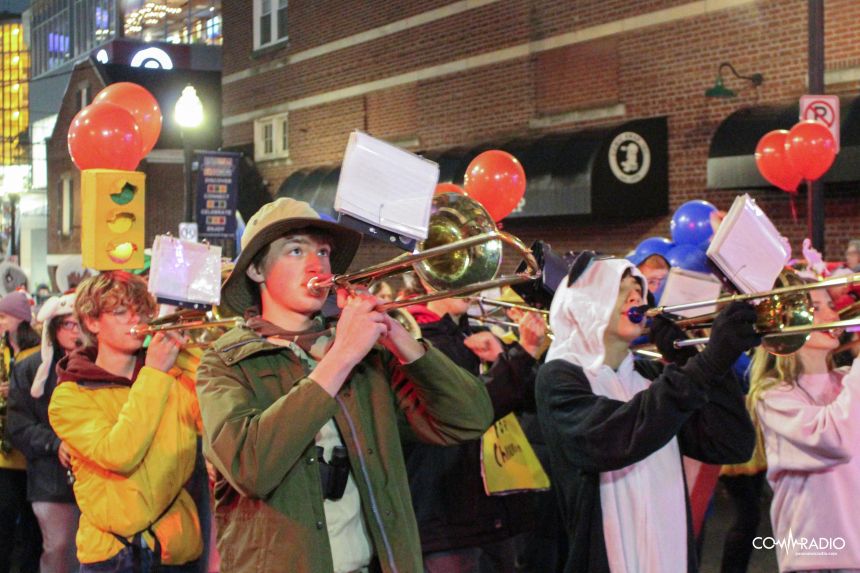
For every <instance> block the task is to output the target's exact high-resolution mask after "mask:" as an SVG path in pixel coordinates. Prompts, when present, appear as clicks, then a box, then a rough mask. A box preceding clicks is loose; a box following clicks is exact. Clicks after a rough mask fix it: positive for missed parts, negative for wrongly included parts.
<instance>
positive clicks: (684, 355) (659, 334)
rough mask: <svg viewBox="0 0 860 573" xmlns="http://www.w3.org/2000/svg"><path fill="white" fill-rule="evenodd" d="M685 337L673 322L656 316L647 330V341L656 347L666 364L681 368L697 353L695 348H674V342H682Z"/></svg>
mask: <svg viewBox="0 0 860 573" xmlns="http://www.w3.org/2000/svg"><path fill="white" fill-rule="evenodd" d="M685 338H687V335H686V334H684V331H683V330H681V328H680V327H679V326H677V325H676V324H675V323H674V322H672V321H671V320H669V319H668V318H666V317H665V316H657V317H655V318H654V319H653V320H652V321H651V326H650V327H649V329H648V341H649V342H651V343H652V344H656V345H657V350H659V351H660V354H662V355H663V359H664V360H666V361H667V362H671V363H673V364H677V365H678V366H683V365H684V364H686V362H687V360H689V359H690V358H692V357H693V356H695V355H696V354H698V353H699V351H698V350H696V347H695V346H687V347H686V348H675V341H676V340H684V339H685Z"/></svg>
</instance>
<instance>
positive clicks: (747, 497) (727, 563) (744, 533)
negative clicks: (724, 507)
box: [720, 472, 766, 573]
mask: <svg viewBox="0 0 860 573" xmlns="http://www.w3.org/2000/svg"><path fill="white" fill-rule="evenodd" d="M765 473H766V472H760V473H757V474H755V475H751V476H746V475H741V476H723V477H721V478H720V482H721V483H722V484H723V486H724V487H725V488H726V491H727V492H728V493H729V497H730V498H731V500H732V505H734V509H735V520H734V523H732V527H731V529H729V531H728V533H726V541H725V543H723V565H722V568H721V571H722V573H745V572H746V570H747V566H748V565H749V562H750V557H752V551H753V545H752V542H753V538H755V534H756V530H757V529H758V525H759V522H760V521H761V493H762V488H763V487H764V478H765Z"/></svg>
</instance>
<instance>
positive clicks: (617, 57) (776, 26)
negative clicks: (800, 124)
mask: <svg viewBox="0 0 860 573" xmlns="http://www.w3.org/2000/svg"><path fill="white" fill-rule="evenodd" d="M688 3H689V2H687V1H683V0H671V1H669V0H648V1H640V2H629V0H602V1H600V2H595V1H588V2H570V1H569V0H538V1H526V0H502V1H500V2H496V3H493V4H490V5H488V6H484V7H482V8H477V9H473V10H469V11H467V12H464V13H461V14H458V15H456V16H451V17H449V18H445V19H442V20H439V21H436V22H433V23H429V24H426V25H423V26H420V27H417V28H413V29H410V30H407V31H404V32H400V33H397V34H393V35H390V36H386V37H383V38H380V39H377V40H373V41H370V42H366V43H363V44H361V45H359V46H354V47H350V48H346V49H342V50H338V51H336V52H333V53H330V54H328V55H325V56H321V57H317V58H312V59H310V60H305V61H303V62H300V63H297V64H292V65H287V66H284V67H281V68H280V69H277V70H274V71H270V72H267V73H264V74H260V75H257V76H255V77H253V78H250V79H247V80H242V81H238V82H233V83H228V84H226V85H224V93H223V95H224V115H225V117H229V116H231V115H236V114H240V113H245V112H249V111H253V110H256V109H261V108H265V107H266V106H270V105H276V104H282V103H285V102H288V101H294V100H296V99H299V98H304V97H308V96H312V95H316V94H321V93H326V92H329V91H332V90H335V89H341V88H345V87H349V86H352V85H356V84H361V83H365V82H369V81H374V80H379V79H384V78H388V77H392V76H394V75H397V74H404V73H407V72H410V71H415V70H420V69H424V68H426V67H428V66H433V65H438V64H441V63H445V62H451V61H454V60H458V59H461V58H465V57H469V56H477V55H480V54H484V53H487V52H490V51H493V50H499V49H503V48H508V47H512V46H518V45H521V44H523V43H525V42H528V41H536V40H542V39H546V38H549V37H552V36H556V35H558V34H563V33H568V32H573V31H577V30H581V29H583V28H587V27H591V26H596V25H601V24H607V23H611V22H615V21H618V20H620V19H623V18H630V17H634V16H639V15H642V14H647V13H652V12H655V11H657V10H665V9H669V8H673V7H676V6H681V5H685V4H688ZM354 4H355V7H356V8H355V10H350V13H349V14H346V13H343V11H342V10H341V8H340V5H341V4H340V3H337V2H334V1H333V0H329V1H323V2H314V3H293V4H291V5H290V13H289V17H290V38H291V39H290V42H289V43H287V44H286V45H283V46H281V47H279V48H276V49H270V50H267V51H265V52H261V53H253V51H252V46H251V41H252V40H251V32H250V30H251V22H250V21H249V20H250V19H249V16H250V14H251V2H250V0H246V1H244V2H235V3H225V7H224V13H225V14H224V35H225V42H224V75H225V76H229V75H230V74H232V73H235V72H238V71H241V70H244V69H247V68H249V67H253V66H257V65H260V64H264V63H268V62H273V61H278V60H283V59H284V58H286V57H287V56H289V55H291V54H295V53H299V52H301V51H303V50H306V49H309V48H312V47H315V46H318V45H320V44H321V43H324V42H330V41H333V40H336V39H339V38H344V37H347V36H350V35H353V34H356V33H359V32H362V31H365V30H368V29H370V28H373V27H376V26H381V25H384V24H386V23H390V22H393V21H395V20H398V19H400V18H403V17H408V16H412V15H415V14H420V13H422V12H425V11H427V10H431V9H435V8H438V7H440V6H444V5H447V4H451V2H444V1H442V0H438V1H434V2H417V1H415V0H403V1H401V2H396V3H392V2H385V1H382V0H375V1H369V2H361V3H354ZM395 4H396V6H397V10H396V11H395V10H394V9H393V8H392V7H393V6H394V5H395ZM825 24H826V49H825V54H826V67H827V69H828V70H840V69H846V68H852V67H860V41H859V40H860V3H858V2H855V1H854V0H830V1H828V2H827V3H826V19H825ZM806 34H807V29H806V4H805V3H802V2H798V1H797V0H767V1H766V0H761V1H759V2H756V3H754V4H749V5H744V6H741V7H738V8H732V9H725V10H721V11H718V12H716V13H712V14H709V15H705V16H695V17H689V18H685V19H683V20H679V21H675V22H672V23H669V24H663V25H657V26H650V27H648V28H644V29H639V30H634V31H631V32H624V33H619V34H615V35H612V36H610V37H606V38H601V39H597V40H592V41H588V42H583V43H580V44H575V45H571V46H566V47H562V48H558V49H555V50H550V51H544V52H539V53H536V54H534V55H532V56H528V57H523V58H520V59H516V60H509V61H506V62H503V63H499V64H493V65H487V66H483V67H479V68H476V69H472V70H470V71H467V72H459V73H453V74H449V75H446V76H444V77H439V78H434V79H431V80H425V81H420V82H415V83H411V84H408V85H406V86H401V87H397V88H393V89H390V90H381V91H378V92H374V93H371V94H367V95H364V96H358V97H355V98H352V99H347V100H341V101H339V102H336V103H331V104H327V105H322V106H317V107H312V108H307V109H302V110H300V111H296V112H293V113H291V115H290V138H291V149H290V152H291V158H290V161H289V162H283V161H282V162H273V163H268V164H267V163H265V162H264V163H260V164H259V168H260V169H261V171H262V172H263V173H264V176H265V177H266V178H267V179H268V180H269V182H270V188H271V189H272V190H275V189H277V187H278V186H279V185H280V183H281V181H283V179H284V178H285V177H287V176H288V175H289V174H290V173H292V172H293V171H295V170H297V169H301V168H303V167H308V166H313V165H322V164H334V163H337V162H339V161H340V159H341V157H342V153H343V149H344V147H345V144H346V136H347V134H348V133H349V131H351V130H352V129H355V128H360V129H366V130H368V131H369V132H370V133H372V134H375V135H379V136H381V137H385V138H388V139H411V138H417V139H418V141H419V145H420V148H421V149H426V150H432V149H442V148H447V147H454V146H462V145H469V144H473V143H480V142H485V141H491V140H499V139H503V138H504V137H506V136H538V135H541V134H542V133H546V132H548V131H575V130H579V129H583V128H584V127H588V126H591V125H595V124H601V123H604V124H606V123H617V122H618V121H622V120H625V119H633V118H640V117H650V116H659V115H666V116H668V118H669V156H670V164H669V165H670V177H669V185H670V208H671V209H674V208H676V207H677V206H678V205H680V204H681V203H683V202H684V201H687V200H690V199H707V200H709V201H712V202H713V203H715V204H716V205H717V206H718V207H720V208H727V207H728V206H729V205H730V203H731V200H732V199H733V197H734V195H735V192H728V191H706V190H705V183H706V165H707V157H708V147H709V144H710V140H711V137H712V135H713V133H714V131H715V130H716V128H717V126H718V125H719V124H720V122H721V121H722V120H723V119H725V118H726V117H727V116H728V115H729V114H730V113H732V112H733V111H735V110H737V109H739V108H741V107H742V106H747V105H755V104H756V103H780V104H785V103H789V102H791V101H794V100H795V99H796V98H798V97H799V96H800V95H801V94H803V93H804V91H805V89H806V65H807V57H806V51H807V43H806ZM723 61H730V62H731V63H732V64H734V66H735V67H736V68H737V70H738V71H739V72H740V73H742V74H750V73H753V72H759V73H762V74H764V76H765V83H764V85H763V86H762V87H761V88H760V89H759V90H758V93H756V91H755V90H753V89H751V88H749V87H746V85H745V82H743V81H740V80H737V79H734V78H730V77H727V78H726V83H727V85H728V86H729V87H731V88H732V89H735V90H737V91H739V97H738V98H736V99H733V100H728V101H724V100H719V101H718V100H712V99H707V98H705V97H704V91H705V90H706V89H707V88H709V87H711V86H712V85H713V82H714V78H715V76H716V71H717V68H718V66H719V64H720V63H721V62H723ZM858 87H860V82H850V83H848V84H844V85H832V86H828V91H829V92H830V93H842V94H846V95H848V94H856V93H857V92H858ZM261 88H262V89H261ZM615 103H622V104H624V105H625V107H626V116H625V117H624V118H613V119H610V120H605V121H602V122H601V121H597V122H589V123H577V124H569V125H558V126H555V127H552V128H547V129H544V130H536V129H533V128H530V127H529V121H530V120H532V119H535V118H538V117H541V116H544V115H552V114H562V113H565V112H570V111H576V110H582V109H588V108H592V107H595V106H601V105H611V104H615ZM252 123H253V122H245V123H242V124H239V125H235V126H230V127H227V128H225V130H224V140H225V144H226V145H237V144H245V143H249V142H251V141H252V140H253V132H252V128H251V126H252ZM856 187H857V185H853V186H846V187H845V188H841V189H833V190H828V193H827V197H826V216H827V245H826V254H827V255H828V256H830V257H838V256H840V254H841V253H842V250H843V248H844V244H845V242H846V241H847V240H848V239H849V238H851V237H853V236H855V234H856V236H857V237H860V227H858V223H860V193H858V192H857V189H856ZM753 195H754V196H755V197H756V198H757V199H758V200H759V202H760V204H761V205H762V207H763V208H764V209H765V211H766V212H767V213H768V214H769V215H770V216H771V218H773V219H774V221H775V222H776V224H777V226H778V227H779V228H780V230H782V231H783V232H784V233H785V234H786V235H787V236H788V237H789V238H790V239H791V240H792V243H793V245H794V246H795V248H796V249H798V250H799V243H800V240H801V239H802V238H803V236H805V213H806V211H805V197H804V196H803V194H801V195H800V196H799V197H798V198H797V203H798V214H799V217H800V220H799V221H798V222H797V223H795V222H793V221H792V217H791V211H790V208H789V197H788V195H786V194H784V193H781V192H777V191H756V192H754V193H753ZM668 221H669V217H659V218H653V219H647V220H640V221H634V222H629V221H617V220H610V219H608V220H605V221H599V222H592V223H588V224H584V223H581V222H573V221H572V222H568V223H551V224H547V223H545V222H533V223H526V222H516V223H514V222H512V223H510V224H509V225H508V229H509V230H511V231H513V232H514V233H515V234H518V235H521V237H522V238H523V239H524V240H526V241H530V240H532V239H536V238H542V239H546V240H549V241H550V242H552V243H553V244H554V246H555V247H556V248H558V249H559V250H566V249H582V248H595V249H599V250H603V251H609V252H616V253H624V252H626V251H628V250H629V249H631V248H632V247H633V246H634V245H635V244H636V243H637V242H638V241H639V240H641V239H643V238H644V237H647V236H650V235H668V234H669V228H668ZM368 247H369V248H367V249H364V250H363V252H362V254H361V255H360V257H359V260H358V261H357V263H358V264H365V263H367V262H369V261H372V260H378V259H380V258H384V257H386V256H389V255H390V254H392V252H393V251H391V250H390V249H389V248H388V247H385V246H382V245H372V244H370V243H369V244H368ZM511 264H513V263H511Z"/></svg>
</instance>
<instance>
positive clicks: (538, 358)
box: [0, 198, 860, 573]
mask: <svg viewBox="0 0 860 573" xmlns="http://www.w3.org/2000/svg"><path fill="white" fill-rule="evenodd" d="M360 242H361V236H360V234H359V233H357V232H356V231H353V230H350V229H347V228H344V227H341V226H339V225H338V224H336V223H333V222H331V221H327V220H324V219H321V218H320V217H319V215H318V214H317V213H316V212H315V211H314V210H313V209H311V208H310V207H309V206H308V205H307V204H306V203H303V202H300V201H296V200H293V199H285V198H282V199H277V200H275V201H273V202H271V203H269V204H267V205H265V206H264V207H263V208H262V209H261V210H260V211H259V212H258V213H257V214H256V215H254V217H252V218H251V220H250V221H249V222H248V225H247V227H246V230H245V232H244V234H243V236H242V240H241V247H242V249H241V254H240V256H239V257H238V259H237V260H236V261H235V265H234V266H233V268H232V271H231V272H230V274H229V276H228V278H227V280H226V281H225V283H224V284H223V287H222V305H224V306H226V307H229V308H230V309H232V310H233V311H235V312H236V313H239V314H241V315H243V316H244V321H243V322H242V324H241V325H240V326H236V327H235V328H233V329H231V330H229V331H227V332H226V333H224V334H223V335H222V336H220V337H219V338H217V340H215V342H214V343H211V344H210V345H209V346H208V347H207V348H205V349H201V348H197V347H196V345H194V344H192V343H191V342H190V341H189V339H188V338H187V337H186V335H185V334H183V333H182V332H179V331H153V330H149V329H147V328H146V325H147V323H148V322H149V321H150V320H151V319H153V318H154V317H155V316H156V315H158V314H159V309H158V305H157V303H156V301H155V300H154V299H153V297H152V296H151V295H150V293H149V292H148V290H147V282H146V276H145V273H144V274H134V273H129V272H125V271H106V272H102V273H87V272H85V271H84V270H83V269H81V270H80V272H76V273H74V277H75V280H74V281H71V282H70V283H69V284H64V285H61V286H62V292H60V293H59V294H56V295H54V296H49V295H50V289H47V287H46V288H45V289H43V288H41V286H42V285H40V288H39V289H38V292H37V293H36V294H37V296H35V297H31V296H30V295H29V294H27V293H26V288H22V289H20V290H13V291H12V292H9V293H8V294H6V295H5V296H3V297H2V299H0V330H2V332H3V337H2V343H0V352H2V361H0V397H2V399H3V401H4V402H5V413H4V416H3V418H2V424H3V425H2V427H0V438H2V447H0V492H2V495H0V573H6V572H7V571H11V570H13V568H16V569H17V570H18V571H21V572H22V573H26V572H31V571H32V572H35V571H42V572H56V573H70V572H74V571H81V572H82V573H87V572H103V571H114V572H125V571H128V572H135V573H137V572H145V571H162V570H163V571H182V572H198V571H199V572H210V571H219V570H220V571H225V572H233V571H249V572H250V571H254V572H260V571H266V572H268V571H272V572H276V571H296V572H313V573H330V572H334V573H353V572H364V573H371V572H386V573H389V572H415V573H418V572H422V571H424V572H427V573H448V572H450V573H508V572H510V573H513V572H515V571H526V572H528V571H530V572H536V573H545V572H546V573H553V572H565V573H573V572H603V571H611V572H613V573H618V572H629V573H639V572H645V573H649V572H659V573H663V572H673V571H678V572H682V571H696V570H698V563H699V561H700V557H701V539H702V537H703V535H704V527H703V526H701V525H700V523H701V521H702V520H704V514H703V512H699V510H698V509H696V507H695V506H694V504H693V503H691V490H692V488H691V485H690V483H689V476H688V475H687V473H688V472H689V470H688V469H686V468H688V467H689V466H688V465H687V463H688V461H689V460H694V461H695V463H699V464H702V466H703V467H710V468H715V473H714V475H715V476H716V475H717V473H720V469H719V468H720V467H722V472H721V473H722V476H721V477H720V483H722V484H723V487H724V488H725V491H726V492H727V493H728V494H729V496H730V497H731V499H732V500H733V502H734V507H735V508H736V519H735V523H734V524H733V526H732V529H731V530H730V532H729V534H728V535H727V537H726V540H725V549H724V554H723V565H722V570H723V571H729V572H731V571H745V570H746V568H747V565H748V563H749V560H750V556H751V554H752V552H753V551H754V550H755V549H769V550H771V551H776V554H777V558H778V561H779V567H780V570H781V571H854V570H860V533H858V532H860V527H858V526H860V522H858V518H857V517H856V512H855V511H853V499H854V495H855V494H856V493H858V492H860V460H858V458H857V454H860V451H858V450H860V397H858V396H855V393H858V392H860V365H857V364H856V362H855V361H854V355H855V354H856V352H855V350H854V349H855V348H857V345H854V344H852V338H853V337H854V334H853V333H850V332H846V331H845V330H844V329H842V328H840V327H828V326H827V325H828V324H829V323H831V322H833V321H835V320H838V319H839V317H840V314H839V311H840V309H844V308H849V307H851V305H852V304H853V303H854V302H855V301H856V298H857V297H856V295H855V292H854V290H853V289H852V288H850V286H849V287H846V288H842V289H840V290H836V289H816V290H812V291H810V297H811V303H812V304H811V309H812V320H813V323H814V324H821V325H824V327H823V329H822V330H818V331H816V332H813V333H812V334H811V335H810V336H809V338H808V340H807V341H806V343H805V344H803V345H802V347H801V348H800V350H798V351H797V352H795V353H792V354H790V355H787V356H774V355H773V354H770V353H769V352H767V351H766V350H764V349H763V348H761V347H760V346H759V345H760V343H761V336H760V334H759V331H758V330H757V328H756V326H755V325H756V322H757V320H758V317H757V313H756V311H755V309H754V308H753V306H752V305H750V304H747V303H742V302H735V303H732V304H730V305H727V306H726V307H725V308H722V309H721V311H720V312H719V314H718V315H717V318H716V319H715V321H714V322H713V325H712V326H711V327H710V342H709V343H708V344H707V345H706V346H704V347H700V348H699V349H697V348H696V347H686V348H677V347H676V345H675V341H677V340H679V339H683V338H685V337H686V334H685V333H684V331H682V330H681V329H680V328H679V326H678V325H677V324H676V322H675V321H674V320H672V319H670V318H667V317H665V316H657V317H656V318H654V319H653V321H651V322H650V324H646V323H645V322H640V321H638V320H636V319H635V318H634V315H635V313H634V312H631V311H641V309H642V308H643V307H644V306H646V305H648V304H649V301H650V302H651V303H653V302H654V299H655V297H657V298H659V294H660V292H661V290H662V288H663V285H664V283H665V280H666V276H667V274H668V272H669V263H668V261H667V260H666V258H665V257H664V256H663V254H661V253H657V252H655V253H636V254H635V256H631V257H630V258H629V259H624V258H608V257H603V256H599V255H596V254H594V253H590V252H585V253H580V254H579V255H578V256H577V257H576V258H575V259H574V260H573V261H572V263H571V264H570V266H569V268H568V270H567V271H566V273H565V276H564V278H563V279H562V280H561V283H560V284H558V285H553V288H554V290H555V292H554V297H553V298H552V304H551V307H550V308H549V309H548V310H549V313H548V319H545V318H544V317H542V316H541V315H540V314H539V313H537V312H535V311H533V310H528V309H525V310H523V309H522V308H513V309H510V310H509V311H508V315H507V317H505V319H506V320H508V321H511V320H513V321H514V323H515V324H514V326H513V328H510V326H508V327H505V329H502V328H501V327H499V326H497V325H493V326H489V325H488V324H487V322H488V321H485V320H484V318H485V317H476V316H475V313H474V312H473V307H470V300H469V299H468V298H442V299H436V300H431V301H424V300H422V299H421V298H417V297H420V295H421V294H422V293H424V292H427V291H428V290H432V289H430V288H429V287H428V285H426V284H422V282H421V281H420V280H419V279H418V278H416V277H414V276H411V277H410V278H408V279H404V280H400V279H398V280H396V281H377V282H375V283H374V284H372V285H370V286H369V288H365V287H359V286H353V287H351V288H349V289H346V288H337V289H336V292H329V289H327V288H314V286H313V285H314V283H315V281H322V282H323V283H325V282H326V281H327V280H328V279H330V278H331V277H332V275H334V274H338V273H343V272H344V271H346V269H347V268H348V267H349V266H350V264H351V263H352V259H353V257H354V255H355V254H356V251H357V249H358V248H359V245H360ZM806 252H807V253H809V254H810V256H807V260H806V261H805V266H804V269H803V272H802V273H801V274H800V276H802V277H803V280H804V281H807V282H815V281H816V280H819V279H820V278H821V276H824V275H827V276H838V275H840V274H844V273H847V272H850V271H856V270H857V269H858V265H860V242H854V241H852V242H851V244H849V246H848V249H847V250H846V261H845V263H843V264H841V265H826V264H825V263H823V262H822V261H821V260H820V257H818V258H816V257H815V256H814V255H815V253H814V251H812V250H811V249H809V248H808V246H807V248H806ZM842 269H847V270H842ZM70 276H71V275H70ZM45 290H47V291H49V292H45ZM503 294H504V296H505V297H507V300H519V301H520V302H522V301H521V300H520V299H518V297H517V295H516V294H515V293H513V292H504V293H503ZM392 300H404V301H406V302H404V306H405V311H399V312H401V313H403V312H405V313H406V316H404V315H403V314H400V315H398V314H397V313H387V312H382V311H380V310H379V306H380V305H381V304H382V303H384V302H390V301H392ZM333 303H336V304H333ZM333 309H334V310H333ZM404 325H406V326H404ZM643 337H645V340H647V341H648V342H649V344H651V345H653V347H654V350H655V351H656V352H657V353H659V355H660V359H659V360H655V359H653V358H651V359H644V358H642V357H641V356H640V355H639V354H637V353H634V352H633V351H632V350H631V349H632V348H634V347H635V346H636V345H637V344H638V343H639V342H641V341H642V340H643ZM714 480H716V477H715V478H714ZM765 482H767V483H768V484H770V487H771V488H772V489H773V502H772V506H771V521H772V524H773V539H772V541H774V540H776V541H778V542H779V543H777V542H776V541H774V543H771V544H770V545H768V544H767V543H766V542H764V541H762V537H761V536H760V535H759V534H758V533H757V527H758V525H759V511H760V504H761V499H762V495H763V491H764V489H765ZM713 491H714V488H713V486H712V487H710V489H709V490H708V496H707V497H711V495H712V494H713ZM698 513H702V515H701V516H699V515H697V514H698ZM790 537H792V538H793V539H795V540H803V543H804V544H805V545H804V546H803V547H802V548H803V549H804V550H802V551H801V550H798V549H797V548H796V547H791V548H787V547H786V543H785V542H783V541H782V540H785V539H788V538H790ZM825 539H826V540H827V547H821V545H822V541H821V540H825ZM810 540H811V541H810ZM756 543H758V544H759V545H756ZM813 545H814V547H813Z"/></svg>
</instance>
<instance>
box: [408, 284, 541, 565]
mask: <svg viewBox="0 0 860 573" xmlns="http://www.w3.org/2000/svg"><path fill="white" fill-rule="evenodd" d="M469 304H470V301H469V299H468V298H445V299H441V300H435V301H431V302H429V303H427V304H426V305H412V306H410V307H407V310H408V311H409V312H410V313H412V314H413V316H415V319H416V321H417V322H418V324H419V326H420V327H421V333H422V335H423V336H424V338H425V339H427V340H428V341H429V342H431V343H432V344H433V346H434V347H436V348H438V349H439V350H440V351H441V352H443V353H444V354H445V355H446V356H448V357H449V358H451V360H453V361H454V362H455V363H457V364H458V365H460V366H461V367H463V368H465V369H466V370H468V371H469V372H471V373H472V374H475V375H478V374H479V372H480V368H481V365H482V363H486V364H490V365H491V366H490V368H489V370H488V371H487V372H486V374H485V375H484V381H485V382H486V387H487V391H488V393H489V396H490V400H491V402H492V405H493V410H494V413H493V421H494V422H495V421H497V420H499V419H501V418H503V417H504V416H506V415H508V414H509V413H511V412H512V411H517V412H519V411H521V410H523V409H524V408H528V409H531V410H534V398H533V397H534V381H535V373H536V366H537V362H536V359H537V358H539V357H540V354H539V352H540V351H541V349H542V347H543V341H544V338H545V337H546V324H545V323H544V321H543V320H542V319H541V318H540V317H539V316H538V315H537V314H536V313H528V314H527V315H525V316H523V317H522V320H521V321H520V324H521V331H520V332H521V340H520V342H518V343H516V342H515V343H514V344H513V345H511V346H510V347H508V348H503V346H502V344H501V342H500V341H499V339H498V338H496V337H495V335H493V334H492V333H491V332H489V331H481V332H473V331H472V330H471V327H470V325H469V320H468V319H469V317H468V315H467V311H468V309H469ZM405 455H406V468H407V470H408V472H409V486H410V490H411V492H412V500H413V504H414V506H415V513H416V515H417V516H418V526H419V530H420V533H421V547H422V550H423V552H424V571H426V572H427V573H477V572H478V570H479V567H478V565H479V562H484V563H486V564H488V567H489V570H491V571H494V572H498V573H503V572H513V571H514V563H515V561H516V547H515V544H514V537H515V536H516V535H518V534H520V533H523V532H525V531H528V530H530V529H533V528H534V526H535V521H536V515H535V506H536V500H535V499H533V498H532V497H530V496H529V495H528V494H523V493H515V494H509V495H503V496H495V495H488V494H487V493H485V486H484V482H483V480H482V465H481V464H482V459H481V440H479V439H474V440H470V441H468V442H464V443H463V444H460V445H459V446H456V447H439V446H437V445H430V444H406V447H405Z"/></svg>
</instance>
